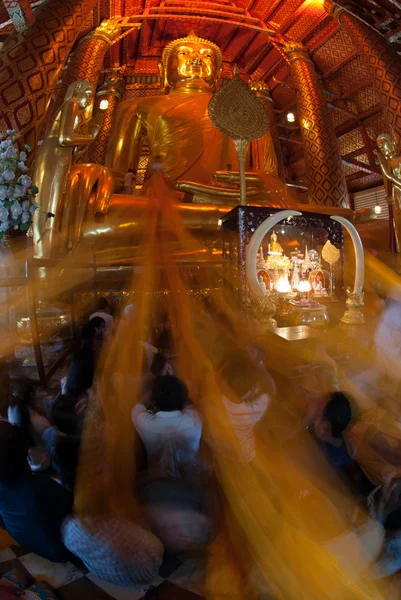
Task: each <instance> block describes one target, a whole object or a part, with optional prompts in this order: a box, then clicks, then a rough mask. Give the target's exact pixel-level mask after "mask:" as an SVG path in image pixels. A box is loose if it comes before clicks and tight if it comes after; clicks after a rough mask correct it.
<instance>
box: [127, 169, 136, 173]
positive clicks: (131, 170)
mask: <svg viewBox="0 0 401 600" xmlns="http://www.w3.org/2000/svg"><path fill="white" fill-rule="evenodd" d="M127 172H128V173H135V171H134V169H128V171H127Z"/></svg>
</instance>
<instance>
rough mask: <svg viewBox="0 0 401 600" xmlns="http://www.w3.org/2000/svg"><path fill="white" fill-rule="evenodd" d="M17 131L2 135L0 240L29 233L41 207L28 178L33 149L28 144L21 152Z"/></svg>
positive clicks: (0, 142) (0, 136) (0, 152)
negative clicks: (28, 162) (9, 235)
mask: <svg viewBox="0 0 401 600" xmlns="http://www.w3.org/2000/svg"><path fill="white" fill-rule="evenodd" d="M16 141H17V135H16V132H15V131H14V130H13V129H8V130H7V132H6V134H4V133H1V132H0V240H2V239H3V237H4V235H5V234H6V233H10V232H11V231H13V230H14V231H23V232H25V231H28V229H29V226H30V225H31V223H32V219H33V215H34V214H35V211H36V210H37V208H38V203H37V202H35V196H36V194H37V193H38V192H39V190H38V188H37V187H36V186H33V185H32V180H31V178H30V177H29V175H27V172H28V167H27V166H26V161H27V159H28V154H29V153H30V152H31V148H30V147H29V146H28V145H27V144H26V145H25V150H23V151H22V152H20V151H19V150H18V148H17V146H16Z"/></svg>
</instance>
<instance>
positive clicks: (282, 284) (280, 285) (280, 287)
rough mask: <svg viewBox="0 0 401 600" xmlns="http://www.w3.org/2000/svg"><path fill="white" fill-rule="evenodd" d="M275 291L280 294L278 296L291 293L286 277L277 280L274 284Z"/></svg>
mask: <svg viewBox="0 0 401 600" xmlns="http://www.w3.org/2000/svg"><path fill="white" fill-rule="evenodd" d="M276 290H277V291H278V292H280V294H288V293H289V292H291V284H290V282H289V281H288V278H287V277H284V276H283V275H282V276H281V277H280V278H279V280H278V282H277V283H276Z"/></svg>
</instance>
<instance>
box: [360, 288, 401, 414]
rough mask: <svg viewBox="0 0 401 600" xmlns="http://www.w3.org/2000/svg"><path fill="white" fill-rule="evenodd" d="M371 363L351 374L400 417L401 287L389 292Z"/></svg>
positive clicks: (369, 396)
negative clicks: (366, 367)
mask: <svg viewBox="0 0 401 600" xmlns="http://www.w3.org/2000/svg"><path fill="white" fill-rule="evenodd" d="M371 360H372V366H371V367H370V368H369V369H367V370H365V371H363V372H362V373H359V374H358V375H356V376H354V377H353V378H352V381H353V384H354V385H355V387H356V389H357V391H358V392H360V391H361V392H362V393H363V394H364V395H365V396H366V397H367V398H368V399H369V398H372V396H373V397H375V398H377V400H378V401H379V402H380V404H382V405H383V406H384V407H385V408H386V409H387V410H390V411H391V412H392V413H393V414H394V415H395V416H396V417H397V418H398V416H399V402H398V396H399V393H400V392H401V376H400V370H399V365H400V362H401V291H400V289H399V288H398V287H397V288H394V289H393V290H392V291H391V292H390V294H389V295H388V297H387V299H386V301H385V304H384V308H383V311H382V313H381V316H380V317H379V321H378V325H377V327H376V330H375V333H374V337H373V353H372V356H371Z"/></svg>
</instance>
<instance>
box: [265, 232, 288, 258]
mask: <svg viewBox="0 0 401 600" xmlns="http://www.w3.org/2000/svg"><path fill="white" fill-rule="evenodd" d="M268 253H269V254H283V253H284V250H283V249H282V247H281V245H280V244H279V243H278V241H277V233H275V232H274V231H273V233H272V234H271V236H270V244H269V252H268Z"/></svg>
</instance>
